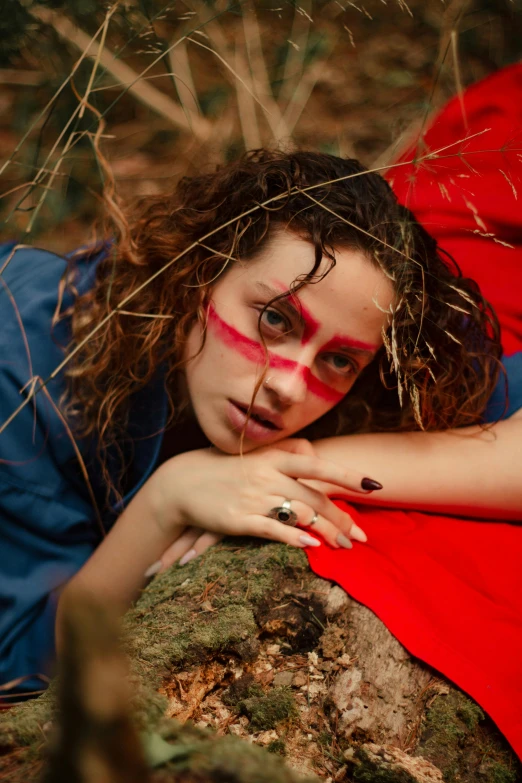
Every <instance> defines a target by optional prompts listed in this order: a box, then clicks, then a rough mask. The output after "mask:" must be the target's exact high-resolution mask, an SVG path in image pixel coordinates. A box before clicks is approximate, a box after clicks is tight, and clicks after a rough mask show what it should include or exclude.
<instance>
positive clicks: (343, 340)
mask: <svg viewBox="0 0 522 783" xmlns="http://www.w3.org/2000/svg"><path fill="white" fill-rule="evenodd" d="M343 348H355V350H357V351H366V352H367V353H371V354H373V353H375V351H377V350H378V348H379V346H378V345H371V343H364V342H363V341H362V340H355V339H354V338H353V337H348V336H347V335H343V334H336V335H335V336H334V337H332V339H331V340H328V342H327V343H325V345H323V346H321V349H320V350H321V351H324V352H328V351H331V352H332V353H333V352H335V351H340V350H342V349H343Z"/></svg>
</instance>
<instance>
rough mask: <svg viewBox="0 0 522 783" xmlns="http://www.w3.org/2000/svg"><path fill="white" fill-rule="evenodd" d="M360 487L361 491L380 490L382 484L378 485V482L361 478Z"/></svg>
mask: <svg viewBox="0 0 522 783" xmlns="http://www.w3.org/2000/svg"><path fill="white" fill-rule="evenodd" d="M361 487H362V488H363V489H382V484H379V482H378V481H374V480H373V479H371V478H363V480H362V481H361Z"/></svg>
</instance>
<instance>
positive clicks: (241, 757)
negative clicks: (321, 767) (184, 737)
mask: <svg viewBox="0 0 522 783" xmlns="http://www.w3.org/2000/svg"><path fill="white" fill-rule="evenodd" d="M178 769H179V766H178ZM186 769H187V771H188V770H190V773H191V774H192V775H193V776H194V778H195V779H200V778H198V775H200V776H201V779H204V780H208V781H216V783H222V782H223V781H227V783H318V780H317V778H315V777H313V778H311V777H307V778H303V777H302V776H301V775H300V774H298V773H297V772H294V770H292V769H291V768H290V767H287V766H285V764H284V762H283V760H282V759H281V758H280V757H279V755H278V754H277V753H267V752H266V750H264V749H262V748H259V747H257V746H256V745H253V744H251V743H249V742H245V741H244V740H240V739H239V738H237V737H233V736H231V735H229V736H226V737H220V738H219V741H217V742H214V743H212V745H209V747H207V748H205V747H204V746H202V747H201V752H200V753H196V754H194V755H193V756H192V758H191V759H190V761H189V764H188V765H187V766H186ZM191 779H192V778H191Z"/></svg>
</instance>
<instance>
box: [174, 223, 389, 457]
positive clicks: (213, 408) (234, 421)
mask: <svg viewBox="0 0 522 783" xmlns="http://www.w3.org/2000/svg"><path fill="white" fill-rule="evenodd" d="M314 258H315V252H314V248H313V246H312V245H311V244H310V243H309V242H306V241H304V240H303V239H300V238H299V237H298V236H297V235H295V234H293V233H291V232H288V231H284V230H280V231H278V232H276V233H274V235H273V236H272V238H271V240H270V242H269V243H268V244H267V245H266V246H265V247H264V248H263V250H262V251H261V252H260V253H259V254H258V255H257V256H256V258H254V259H253V260H249V261H248V262H246V263H244V264H242V263H241V262H238V263H236V264H235V265H234V266H233V267H231V268H230V269H229V270H228V271H227V272H226V273H225V274H224V275H223V277H222V278H220V280H219V281H218V283H217V284H216V285H215V287H214V289H213V293H212V298H211V302H210V305H209V308H208V325H207V335H206V341H205V345H204V347H203V350H202V351H201V353H200V354H199V355H198V356H196V357H195V358H193V359H189V361H188V364H187V366H186V383H187V388H188V393H189V396H190V401H191V405H192V408H193V411H194V414H195V416H196V418H197V420H198V422H199V425H200V427H201V429H202V430H203V432H204V433H205V435H206V436H207V438H208V439H209V440H210V442H211V443H213V444H214V445H215V446H216V447H217V448H219V449H221V451H224V452H226V453H228V454H237V453H239V450H240V436H241V431H242V430H243V426H244V423H245V421H246V410H247V409H248V406H249V404H250V402H251V399H252V396H253V393H254V389H255V387H256V383H257V382H258V381H259V379H260V378H261V377H262V376H263V373H264V371H265V366H266V359H265V352H264V349H263V344H262V341H261V338H260V334H259V329H258V318H259V313H260V312H261V310H262V309H263V306H264V305H266V304H267V303H268V302H269V301H270V300H271V299H273V298H274V296H277V295H278V294H281V293H283V292H284V291H287V290H288V289H289V288H290V286H291V285H292V283H293V282H294V280H295V279H296V278H297V277H298V276H299V275H304V274H306V273H308V272H309V271H310V270H311V269H312V268H313V265H314ZM336 261H337V263H336V265H335V267H334V268H333V269H332V270H331V271H330V272H329V273H328V274H327V275H326V277H325V278H324V279H323V280H321V282H319V283H314V284H311V285H306V286H305V287H304V288H302V289H301V290H300V291H299V292H298V293H297V294H296V295H293V296H289V297H286V298H285V299H283V300H279V301H278V302H276V303H275V304H274V305H273V306H271V307H270V308H269V309H268V310H267V311H266V312H265V313H264V315H263V319H262V324H261V330H262V334H263V337H264V340H265V343H266V346H267V349H268V367H267V369H266V373H265V380H264V382H263V385H262V386H261V387H260V389H259V391H258V393H257V396H256V399H255V403H254V407H253V409H252V412H253V416H252V417H251V419H250V421H249V423H248V425H247V428H246V431H245V437H244V441H243V451H245V452H247V451H251V450H253V449H255V448H258V447H260V446H266V445H268V444H270V443H274V442H276V441H278V440H281V439H283V438H287V437H289V436H290V435H293V434H294V433H296V432H299V430H301V429H303V428H304V427H306V426H307V425H308V424H310V423H311V422H313V421H315V420H316V419H318V418H320V417H321V416H322V415H323V414H325V413H326V412H327V411H329V410H330V409H331V408H333V407H334V406H335V405H336V404H337V403H338V402H339V401H340V400H341V399H342V398H343V397H344V396H345V395H346V394H347V393H348V392H349V391H350V389H351V387H352V386H353V384H354V382H355V380H356V378H357V376H358V375H359V374H360V372H361V371H362V370H363V369H364V367H366V365H367V364H368V363H369V362H371V360H372V359H373V357H374V355H375V353H376V351H377V350H378V349H379V348H380V346H381V345H382V337H381V331H382V329H383V327H385V326H386V325H387V315H386V314H385V313H383V312H382V310H388V309H389V307H390V304H391V303H392V301H393V298H394V293H393V288H392V286H391V283H390V281H389V280H388V278H387V277H386V276H385V275H384V274H383V273H382V272H381V271H380V270H379V269H377V268H375V267H374V266H373V265H372V264H371V263H370V262H369V261H368V259H367V258H366V257H365V256H364V255H363V253H361V252H360V251H357V250H338V251H337V252H336ZM330 264H331V262H330V260H329V259H324V258H323V260H322V262H321V267H320V269H319V272H322V271H324V270H325V269H327V268H328V267H329V266H330ZM201 336H202V334H201V327H200V325H199V323H198V324H195V326H194V327H193V329H192V331H191V333H190V336H189V340H188V344H187V349H186V353H185V357H186V358H189V357H193V356H194V355H195V354H196V353H197V351H198V349H199V347H200V344H201Z"/></svg>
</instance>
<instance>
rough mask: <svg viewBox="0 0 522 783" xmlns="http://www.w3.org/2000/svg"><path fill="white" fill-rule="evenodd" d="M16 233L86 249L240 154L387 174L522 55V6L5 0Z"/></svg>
mask: <svg viewBox="0 0 522 783" xmlns="http://www.w3.org/2000/svg"><path fill="white" fill-rule="evenodd" d="M2 11H3V13H2V14H1V18H0V192H1V194H2V197H1V202H0V219H1V221H2V232H1V236H2V239H17V240H18V241H20V242H24V243H29V244H30V243H35V244H39V245H42V246H45V247H48V248H50V249H53V250H55V251H57V252H66V251H68V250H71V249H73V248H74V247H76V246H78V245H80V244H82V243H84V242H85V241H88V240H89V238H90V236H91V230H92V225H93V224H94V222H95V221H96V219H97V218H98V217H99V215H100V212H101V205H102V202H101V193H102V190H103V185H104V182H106V180H107V173H106V171H105V170H104V168H103V166H102V165H101V163H100V152H99V151H98V149H97V134H98V135H99V136H100V138H99V150H100V151H101V153H102V155H103V157H104V158H105V159H106V160H107V161H108V163H109V164H110V168H111V170H112V173H113V176H114V180H115V186H116V189H117V192H118V193H119V194H120V195H121V196H122V197H123V198H124V199H126V200H127V199H132V198H134V197H137V196H141V195H144V194H153V193H161V192H164V191H166V190H169V189H171V188H172V187H173V186H174V184H175V182H176V181H177V180H178V179H179V178H180V177H182V176H184V175H191V174H196V173H198V172H200V171H202V170H208V169H209V168H211V167H214V166H215V165H216V164H217V163H220V162H224V161H227V160H230V159H232V158H234V157H235V156H236V155H238V154H239V153H240V152H242V151H243V150H244V149H250V148H255V147H259V146H261V145H263V146H273V145H283V146H285V147H293V146H302V147H306V148H312V149H317V150H321V151H325V152H331V153H334V154H338V155H343V156H355V157H358V158H360V159H361V160H362V161H363V162H364V163H365V164H366V165H368V166H375V165H377V166H380V165H385V164H386V163H387V162H389V161H390V160H391V158H392V156H393V154H394V153H395V151H396V149H397V147H399V146H400V145H401V144H404V143H405V141H406V140H407V139H408V138H409V136H410V135H411V134H412V133H413V132H415V130H416V129H417V128H418V127H419V126H420V125H421V123H422V122H423V120H424V119H425V117H426V115H427V114H428V113H429V112H430V111H431V110H433V109H436V108H437V107H438V106H440V105H441V104H442V103H443V102H444V101H445V100H446V99H447V98H448V97H450V96H451V95H453V94H455V93H456V92H457V91H458V90H459V89H461V87H465V86H466V85H467V84H469V83H471V82H473V81H476V80H477V79H480V78H481V77H483V76H485V75H487V74H488V73H491V72H492V71H494V70H496V69H498V68H499V67H501V66H503V65H506V64H508V63H511V62H514V61H517V60H519V59H520V58H521V57H522V0H453V1H450V2H443V1H442V0H354V1H353V2H352V1H351V0H350V1H349V0H321V1H319V0H298V2H294V0H291V1H289V0H231V1H229V0H214V1H211V0H207V1H206V0H174V1H173V2H167V0H120V2H117V3H104V2H98V1H97V0H68V2H66V3H65V2H59V1H58V0H55V1H54V2H53V1H52V0H50V1H48V2H33V0H3V2H2Z"/></svg>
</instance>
